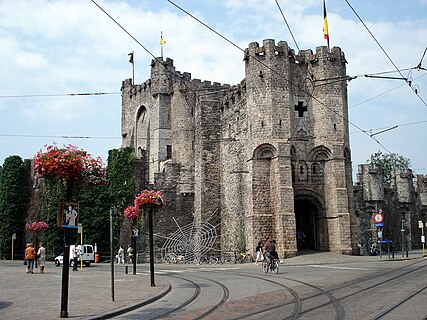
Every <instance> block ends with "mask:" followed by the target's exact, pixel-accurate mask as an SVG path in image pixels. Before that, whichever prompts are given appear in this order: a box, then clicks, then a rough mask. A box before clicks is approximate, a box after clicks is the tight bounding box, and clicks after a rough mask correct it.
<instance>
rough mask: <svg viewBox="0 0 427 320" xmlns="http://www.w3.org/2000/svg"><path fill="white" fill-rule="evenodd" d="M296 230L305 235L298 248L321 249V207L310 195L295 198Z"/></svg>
mask: <svg viewBox="0 0 427 320" xmlns="http://www.w3.org/2000/svg"><path fill="white" fill-rule="evenodd" d="M294 208H295V222H296V230H297V232H298V230H300V231H302V232H303V233H304V235H305V238H304V240H305V241H304V242H303V244H302V246H301V248H298V250H307V249H309V250H319V249H320V245H319V225H318V223H319V215H320V213H319V208H318V206H316V204H315V202H314V201H312V200H311V199H310V197H301V198H300V197H298V198H296V199H295V207H294Z"/></svg>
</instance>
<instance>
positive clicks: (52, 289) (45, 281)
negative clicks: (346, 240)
mask: <svg viewBox="0 0 427 320" xmlns="http://www.w3.org/2000/svg"><path fill="white" fill-rule="evenodd" d="M422 256H423V253H422V251H421V250H418V251H411V252H409V255H408V257H406V253H405V255H404V257H402V255H401V252H397V253H395V258H394V260H400V259H415V258H421V257H422ZM381 259H382V260H384V261H387V260H393V259H392V258H391V257H390V258H389V256H388V255H383V256H382V257H379V256H347V255H341V254H334V253H329V252H323V253H318V252H316V253H313V252H310V253H307V254H301V255H299V256H297V257H294V258H290V259H285V260H284V261H283V262H282V264H283V265H284V266H286V265H299V264H333V263H346V262H348V263H350V262H366V261H374V260H377V261H378V260H381ZM182 266H185V267H194V268H196V267H198V266H197V265H180V266H177V268H181V267H182ZM219 266H221V265H219ZM161 267H162V266H161V265H156V269H157V268H158V269H161ZM35 270H36V273H34V274H26V273H25V266H24V265H23V264H22V261H5V260H3V261H0V288H1V291H0V319H30V318H41V319H59V318H60V315H61V293H62V267H55V266H54V264H53V263H49V262H48V263H47V265H46V270H45V271H46V272H45V273H44V274H40V273H38V271H39V270H38V269H35ZM170 290H171V286H170V284H169V282H167V281H166V280H165V279H163V278H162V277H161V275H158V274H156V275H155V286H151V278H150V274H149V266H148V264H142V265H138V266H137V273H136V274H135V275H134V274H133V273H132V266H128V273H126V266H125V265H119V266H118V265H115V266H114V301H113V299H112V298H113V289H112V276H111V268H110V265H109V264H94V265H92V266H91V267H83V269H80V268H79V271H77V272H75V271H71V269H70V281H69V290H68V308H67V311H68V317H69V318H72V319H103V318H110V317H112V316H114V315H119V314H123V313H125V312H127V311H130V310H132V309H135V308H137V307H140V306H142V305H144V304H147V303H149V302H151V301H153V300H156V299H160V298H161V297H163V296H165V295H166V294H168V292H169V291H170Z"/></svg>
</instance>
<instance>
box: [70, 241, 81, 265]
mask: <svg viewBox="0 0 427 320" xmlns="http://www.w3.org/2000/svg"><path fill="white" fill-rule="evenodd" d="M79 255H80V248H79V244H78V243H76V244H75V245H74V246H71V257H72V258H73V271H78V269H77V260H78V258H79Z"/></svg>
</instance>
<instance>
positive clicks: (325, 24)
mask: <svg viewBox="0 0 427 320" xmlns="http://www.w3.org/2000/svg"><path fill="white" fill-rule="evenodd" d="M323 37H324V38H325V39H326V42H327V43H328V48H329V30H328V18H327V16H326V4H325V0H323Z"/></svg>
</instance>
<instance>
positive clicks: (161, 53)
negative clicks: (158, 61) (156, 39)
mask: <svg viewBox="0 0 427 320" xmlns="http://www.w3.org/2000/svg"><path fill="white" fill-rule="evenodd" d="M162 40H163V31H160V57H161V58H162V59H163V41H162Z"/></svg>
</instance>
